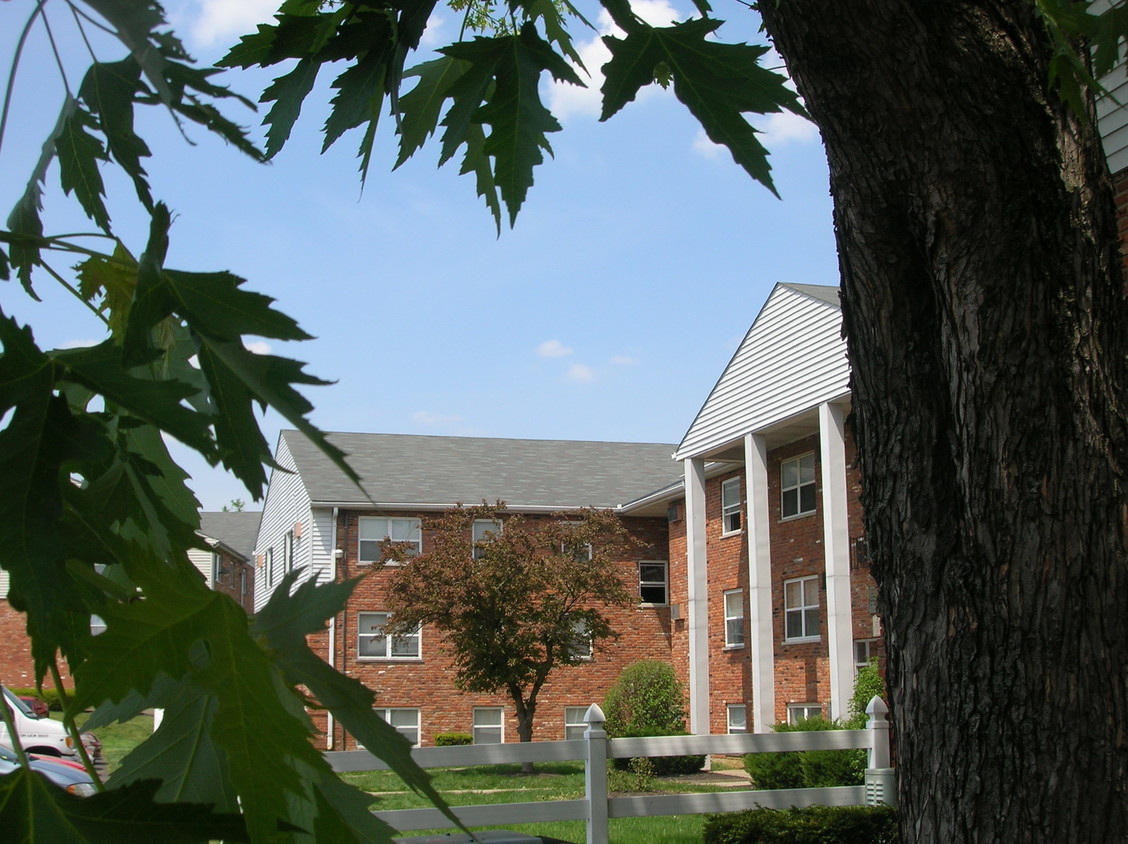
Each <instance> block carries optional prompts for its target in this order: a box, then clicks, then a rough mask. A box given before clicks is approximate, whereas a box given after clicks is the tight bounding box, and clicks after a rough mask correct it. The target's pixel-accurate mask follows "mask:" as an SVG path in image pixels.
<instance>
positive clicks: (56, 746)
mask: <svg viewBox="0 0 1128 844" xmlns="http://www.w3.org/2000/svg"><path fill="white" fill-rule="evenodd" d="M0 690H2V691H3V695H4V701H5V703H7V704H8V710H9V711H10V712H11V713H12V721H13V723H14V725H15V728H16V732H17V733H19V737H20V745H21V746H22V747H23V749H24V750H26V751H28V752H29V753H39V754H41V755H43V756H74V755H75V753H76V751H75V749H74V741H73V740H72V739H71V737H70V735H69V734H68V733H67V730H66V727H64V726H63V723H62V721H55V720H54V719H52V718H41V717H39V716H38V715H36V714H35V713H34V712H33V711H32V710H31V709H30V708H29V707H28V706H27V704H26V703H24V702H23V701H22V700H20V699H19V698H18V697H16V695H15V694H13V693H12V690H11V689H9V688H8V687H7V686H0ZM82 737H83V738H82V743H83V745H85V746H86V752H87V753H88V754H89V755H90V756H91V757H92V758H94V757H97V756H101V754H102V743H101V742H100V741H98V739H97V737H96V736H94V735H93V734H92V733H83V734H82ZM0 745H4V746H5V747H10V746H11V745H12V740H11V737H10V736H9V735H8V726H7V724H5V723H4V721H3V720H2V719H0Z"/></svg>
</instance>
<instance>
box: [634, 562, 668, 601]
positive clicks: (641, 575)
mask: <svg viewBox="0 0 1128 844" xmlns="http://www.w3.org/2000/svg"><path fill="white" fill-rule="evenodd" d="M668 569H669V564H668V563H667V562H666V561H665V560H639V563H638V597H639V600H640V601H642V603H644V604H668V603H669V602H670V594H669V588H668V586H667V576H668Z"/></svg>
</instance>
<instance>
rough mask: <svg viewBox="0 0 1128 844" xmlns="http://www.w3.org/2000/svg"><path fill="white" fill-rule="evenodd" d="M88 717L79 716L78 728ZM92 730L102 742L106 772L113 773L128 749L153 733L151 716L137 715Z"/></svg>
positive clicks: (131, 748)
mask: <svg viewBox="0 0 1128 844" xmlns="http://www.w3.org/2000/svg"><path fill="white" fill-rule="evenodd" d="M88 717H89V715H81V716H79V718H78V726H79V727H80V728H81V727H82V725H83V724H84V723H85V722H86V719H87V718H88ZM93 732H94V735H96V736H97V737H98V740H99V741H100V742H102V755H103V756H104V757H106V762H107V763H108V766H107V768H106V773H108V774H109V773H113V772H114V771H115V770H116V769H117V766H118V765H120V764H121V760H122V759H124V758H125V756H126V754H128V753H129V751H131V750H133V748H135V747H136V746H137V745H139V744H140V743H141V742H142V741H144V740H145V739H146V738H148V737H149V736H151V735H152V734H153V716H152V715H138V716H137V717H136V718H134V719H132V720H130V721H126V722H125V723H124V724H121V723H117V722H115V723H113V724H108V725H106V726H104V727H99V728H98V729H96V730H94V731H93Z"/></svg>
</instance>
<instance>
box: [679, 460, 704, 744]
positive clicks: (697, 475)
mask: <svg viewBox="0 0 1128 844" xmlns="http://www.w3.org/2000/svg"><path fill="white" fill-rule="evenodd" d="M685 558H686V573H687V577H688V583H687V593H688V594H687V597H688V601H687V603H688V604H689V607H688V612H687V623H688V625H689V731H690V732H691V733H694V734H698V735H708V733H709V731H710V730H709V574H708V567H707V561H706V559H705V461H704V460H702V459H700V458H691V459H689V460H686V461H685Z"/></svg>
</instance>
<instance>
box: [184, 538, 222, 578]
mask: <svg viewBox="0 0 1128 844" xmlns="http://www.w3.org/2000/svg"><path fill="white" fill-rule="evenodd" d="M204 541H205V542H206V541H207V540H204ZM209 544H210V543H209ZM212 553H213V552H211V551H205V550H204V549H202V548H189V549H188V560H189V562H191V563H192V565H194V566H195V567H196V568H197V569H199V570H200V574H202V575H203V576H204V582H205V583H207V585H208V588H209V589H214V588H215V584H214V583H213V582H212V574H213V571H212V568H213V567H212Z"/></svg>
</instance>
